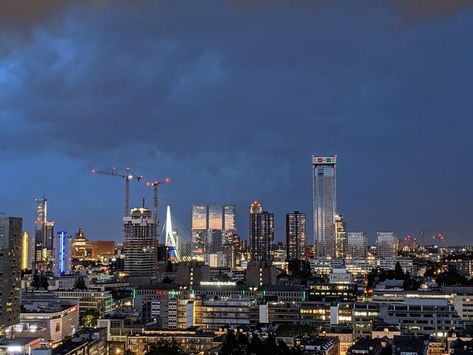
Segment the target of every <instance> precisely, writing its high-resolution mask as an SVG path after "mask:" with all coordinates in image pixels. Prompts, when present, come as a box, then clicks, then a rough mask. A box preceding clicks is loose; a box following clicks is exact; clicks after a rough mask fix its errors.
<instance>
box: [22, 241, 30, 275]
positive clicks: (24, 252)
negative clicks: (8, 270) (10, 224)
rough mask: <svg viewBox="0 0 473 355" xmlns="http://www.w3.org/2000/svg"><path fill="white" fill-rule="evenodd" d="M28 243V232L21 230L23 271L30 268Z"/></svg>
mask: <svg viewBox="0 0 473 355" xmlns="http://www.w3.org/2000/svg"><path fill="white" fill-rule="evenodd" d="M30 244H31V243H30V236H29V234H28V232H23V234H22V236H21V270H23V271H25V270H29V269H31V259H30Z"/></svg>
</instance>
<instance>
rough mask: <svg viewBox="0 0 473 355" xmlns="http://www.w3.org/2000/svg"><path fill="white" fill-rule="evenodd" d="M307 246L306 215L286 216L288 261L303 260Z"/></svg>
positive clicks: (297, 213)
mask: <svg viewBox="0 0 473 355" xmlns="http://www.w3.org/2000/svg"><path fill="white" fill-rule="evenodd" d="M306 246H307V235H306V217H305V213H301V212H299V211H294V212H291V213H288V214H286V260H288V261H289V260H291V259H301V258H302V256H303V255H304V253H305V249H306Z"/></svg>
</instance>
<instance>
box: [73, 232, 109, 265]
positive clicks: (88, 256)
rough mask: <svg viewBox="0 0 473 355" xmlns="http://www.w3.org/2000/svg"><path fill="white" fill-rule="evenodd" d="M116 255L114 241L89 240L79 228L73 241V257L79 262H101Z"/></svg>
mask: <svg viewBox="0 0 473 355" xmlns="http://www.w3.org/2000/svg"><path fill="white" fill-rule="evenodd" d="M114 254H115V242H114V241H113V240H89V239H87V237H86V235H85V234H84V231H83V230H82V229H81V228H79V231H78V232H77V233H76V234H75V236H74V239H73V241H72V257H73V258H75V259H78V260H79V261H84V260H100V259H102V258H104V257H105V258H107V257H109V256H111V255H114Z"/></svg>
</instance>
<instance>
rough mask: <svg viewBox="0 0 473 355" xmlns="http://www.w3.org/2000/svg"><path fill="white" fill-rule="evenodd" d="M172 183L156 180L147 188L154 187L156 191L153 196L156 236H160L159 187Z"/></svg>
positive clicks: (148, 183)
mask: <svg viewBox="0 0 473 355" xmlns="http://www.w3.org/2000/svg"><path fill="white" fill-rule="evenodd" d="M170 182H171V179H169V178H165V179H164V180H162V181H159V180H154V181H148V182H147V183H146V186H147V187H152V188H153V189H154V196H153V222H154V228H155V236H156V237H157V236H158V224H159V223H158V222H159V221H158V187H159V185H162V184H168V183H170Z"/></svg>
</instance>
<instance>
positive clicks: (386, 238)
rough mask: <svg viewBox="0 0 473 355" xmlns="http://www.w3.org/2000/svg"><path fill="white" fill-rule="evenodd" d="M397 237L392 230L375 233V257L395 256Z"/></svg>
mask: <svg viewBox="0 0 473 355" xmlns="http://www.w3.org/2000/svg"><path fill="white" fill-rule="evenodd" d="M398 243H399V241H398V239H397V237H396V234H394V233H393V232H377V233H376V257H377V258H379V259H387V258H393V259H394V258H396V257H397V248H398Z"/></svg>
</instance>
